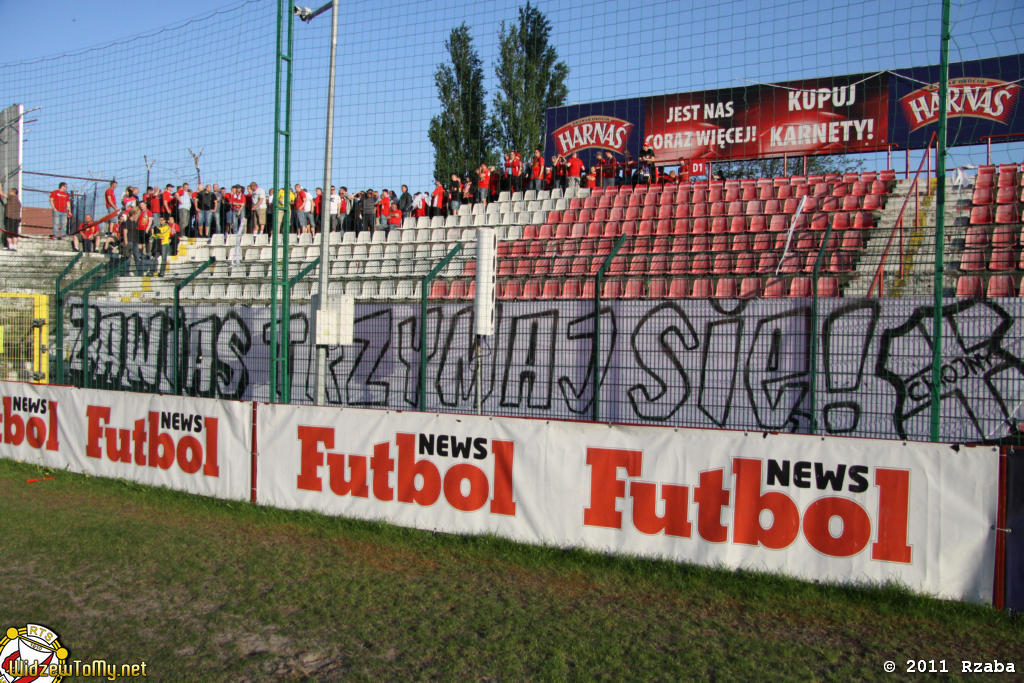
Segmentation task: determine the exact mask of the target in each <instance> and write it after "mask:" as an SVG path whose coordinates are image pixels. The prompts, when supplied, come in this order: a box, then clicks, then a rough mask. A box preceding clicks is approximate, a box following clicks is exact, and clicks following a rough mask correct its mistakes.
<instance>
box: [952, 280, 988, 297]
mask: <svg viewBox="0 0 1024 683" xmlns="http://www.w3.org/2000/svg"><path fill="white" fill-rule="evenodd" d="M983 294H984V289H983V288H982V283H981V276H979V275H961V276H960V277H959V278H958V279H957V281H956V295H957V296H968V297H980V296H982V295H983Z"/></svg>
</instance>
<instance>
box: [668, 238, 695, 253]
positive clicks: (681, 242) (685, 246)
mask: <svg viewBox="0 0 1024 683" xmlns="http://www.w3.org/2000/svg"><path fill="white" fill-rule="evenodd" d="M692 239H694V238H690V237H686V236H684V235H680V236H679V237H673V238H672V246H671V247H670V249H669V250H670V251H672V252H680V251H689V250H690V242H691V241H692Z"/></svg>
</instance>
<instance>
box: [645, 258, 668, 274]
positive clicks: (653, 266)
mask: <svg viewBox="0 0 1024 683" xmlns="http://www.w3.org/2000/svg"><path fill="white" fill-rule="evenodd" d="M647 272H648V274H650V275H664V274H665V273H667V272H668V254H655V255H654V256H652V257H651V260H650V262H649V263H648V265H647Z"/></svg>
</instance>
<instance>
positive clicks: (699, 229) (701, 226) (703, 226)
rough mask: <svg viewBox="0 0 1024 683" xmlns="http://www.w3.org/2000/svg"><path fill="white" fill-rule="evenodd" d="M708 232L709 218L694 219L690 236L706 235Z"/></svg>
mask: <svg viewBox="0 0 1024 683" xmlns="http://www.w3.org/2000/svg"><path fill="white" fill-rule="evenodd" d="M707 232H708V219H707V218H694V219H693V221H692V222H691V223H690V234H691V235H704V234H707Z"/></svg>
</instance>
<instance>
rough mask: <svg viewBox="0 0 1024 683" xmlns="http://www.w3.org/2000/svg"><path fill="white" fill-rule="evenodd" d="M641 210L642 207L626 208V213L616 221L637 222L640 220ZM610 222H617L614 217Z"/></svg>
mask: <svg viewBox="0 0 1024 683" xmlns="http://www.w3.org/2000/svg"><path fill="white" fill-rule="evenodd" d="M641 208H642V207H639V206H627V207H626V213H625V214H623V216H622V218H621V219H618V220H624V221H638V220H640V209H641ZM651 208H654V207H651ZM612 220H617V219H616V218H615V217H614V215H613V216H612Z"/></svg>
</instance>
